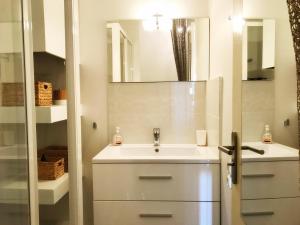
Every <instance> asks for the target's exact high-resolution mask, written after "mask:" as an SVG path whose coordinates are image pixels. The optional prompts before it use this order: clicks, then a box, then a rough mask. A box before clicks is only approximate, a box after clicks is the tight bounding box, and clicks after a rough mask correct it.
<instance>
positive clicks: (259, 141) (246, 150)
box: [241, 0, 300, 225]
mask: <svg viewBox="0 0 300 225" xmlns="http://www.w3.org/2000/svg"><path fill="white" fill-rule="evenodd" d="M243 3H244V4H243V7H244V8H243V14H244V18H245V26H244V31H243V82H242V119H243V120H242V122H243V123H242V126H243V130H242V135H243V145H242V193H241V201H242V202H241V205H242V216H243V218H244V221H245V223H246V224H247V225H257V224H259V225H269V224H272V225H281V224H285V225H299V224H300V215H299V208H300V164H299V127H298V124H299V112H298V110H297V93H298V92H299V91H300V90H298V89H297V71H296V60H295V51H294V48H293V38H292V32H291V26H290V21H289V11H288V5H287V1H284V0H259V1H256V0H244V1H243Z"/></svg>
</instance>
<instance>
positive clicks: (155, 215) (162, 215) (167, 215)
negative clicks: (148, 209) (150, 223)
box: [140, 213, 173, 218]
mask: <svg viewBox="0 0 300 225" xmlns="http://www.w3.org/2000/svg"><path fill="white" fill-rule="evenodd" d="M140 217H141V218H172V217H173V214H171V213H141V214H140Z"/></svg>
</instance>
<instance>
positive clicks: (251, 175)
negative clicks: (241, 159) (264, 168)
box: [242, 173, 275, 178]
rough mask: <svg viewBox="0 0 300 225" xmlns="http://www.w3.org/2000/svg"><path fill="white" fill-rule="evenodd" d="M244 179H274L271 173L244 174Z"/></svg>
mask: <svg viewBox="0 0 300 225" xmlns="http://www.w3.org/2000/svg"><path fill="white" fill-rule="evenodd" d="M242 176H243V177H244V178H272V177H275V175H274V174H272V173H263V174H244V175H242Z"/></svg>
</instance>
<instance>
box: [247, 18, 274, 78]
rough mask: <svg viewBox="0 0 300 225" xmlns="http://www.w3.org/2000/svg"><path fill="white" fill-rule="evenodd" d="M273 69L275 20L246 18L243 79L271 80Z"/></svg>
mask: <svg viewBox="0 0 300 225" xmlns="http://www.w3.org/2000/svg"><path fill="white" fill-rule="evenodd" d="M274 69H275V20H273V19H252V20H251V19H249V20H247V21H246V23H245V26H244V30H243V80H272V79H274Z"/></svg>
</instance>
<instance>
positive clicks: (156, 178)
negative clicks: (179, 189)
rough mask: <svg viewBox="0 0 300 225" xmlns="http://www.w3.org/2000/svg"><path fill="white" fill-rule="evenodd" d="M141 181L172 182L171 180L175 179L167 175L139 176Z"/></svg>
mask: <svg viewBox="0 0 300 225" xmlns="http://www.w3.org/2000/svg"><path fill="white" fill-rule="evenodd" d="M139 179H140V180H171V179H173V177H172V176H170V175H165V176H149V175H142V176H139Z"/></svg>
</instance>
